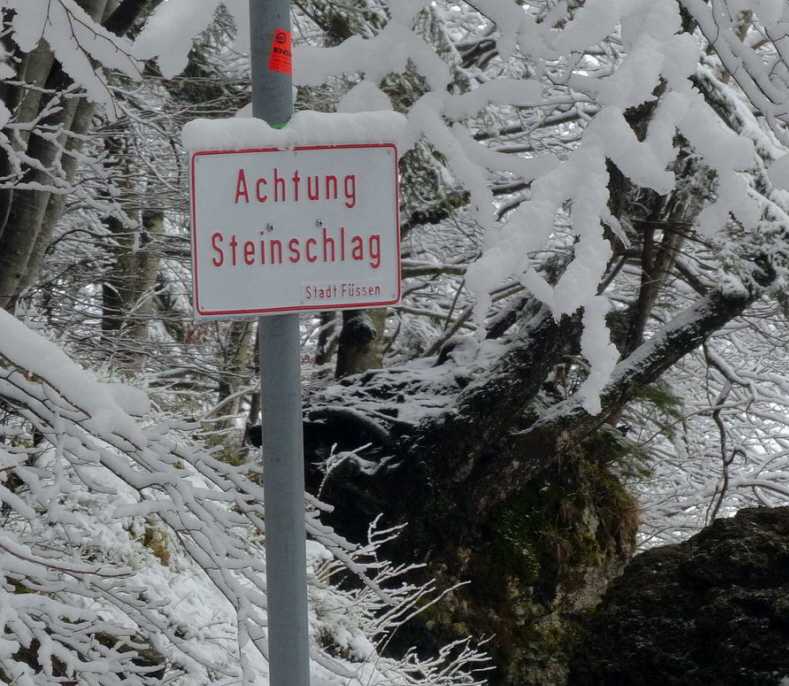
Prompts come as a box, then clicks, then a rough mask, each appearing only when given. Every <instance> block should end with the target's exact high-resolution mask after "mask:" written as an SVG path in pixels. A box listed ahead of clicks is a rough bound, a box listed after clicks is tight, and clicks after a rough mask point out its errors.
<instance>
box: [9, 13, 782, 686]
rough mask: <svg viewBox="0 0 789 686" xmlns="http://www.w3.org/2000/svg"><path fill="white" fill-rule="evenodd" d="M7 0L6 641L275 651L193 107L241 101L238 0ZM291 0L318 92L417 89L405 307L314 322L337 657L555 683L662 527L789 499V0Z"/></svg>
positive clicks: (36, 653) (87, 648)
mask: <svg viewBox="0 0 789 686" xmlns="http://www.w3.org/2000/svg"><path fill="white" fill-rule="evenodd" d="M0 10H2V16H3V33H2V45H3V55H2V63H1V64H0V77H2V79H3V81H2V84H0V100H1V101H2V104H0V124H2V133H0V151H1V152H0V307H2V308H3V309H2V310H0V417H1V419H0V478H1V479H2V481H0V501H2V512H1V514H0V516H1V517H2V528H0V551H1V552H0V571H1V572H2V576H3V579H4V582H3V584H2V585H0V618H1V621H2V623H3V627H4V637H3V639H2V641H0V676H2V678H3V680H4V681H7V682H9V683H15V684H19V685H20V686H27V685H29V684H36V685H38V684H50V683H53V680H57V679H60V680H61V681H65V682H66V683H68V682H69V680H72V682H78V683H84V684H101V685H102V686H103V685H109V684H117V683H125V684H150V683H178V684H207V683H219V684H231V683H239V682H242V683H253V682H255V680H256V679H260V678H265V675H266V673H267V662H266V642H265V637H266V621H265V605H266V602H265V597H266V595H265V573H264V572H265V558H264V554H263V538H264V532H265V522H264V517H263V507H262V493H261V488H260V487H259V485H258V484H259V472H260V466H259V462H258V457H257V455H256V451H255V450H253V449H251V448H250V447H249V445H248V443H247V442H246V439H247V437H248V434H249V431H248V430H249V427H254V426H255V425H257V424H258V422H259V418H258V414H259V403H258V400H257V394H258V390H259V389H258V388H257V373H256V370H255V355H254V350H255V331H254V326H253V323H252V322H249V321H232V322H216V323H207V324H206V323H203V324H196V323H195V322H194V321H193V319H192V313H191V295H190V289H191V278H190V265H189V223H188V214H189V213H188V175H187V172H186V169H187V167H186V155H185V152H184V148H183V145H182V142H181V130H182V128H183V126H184V125H185V124H186V123H187V122H189V121H191V120H193V119H195V118H199V117H202V118H220V117H236V116H244V115H246V114H248V113H249V109H248V103H249V99H250V95H249V78H248V73H247V72H248V61H247V58H246V52H247V49H248V36H247V35H246V26H247V6H246V3H245V2H244V1H243V0H226V1H225V2H221V3H220V2H218V0H206V1H204V2H200V3H194V2H190V1H189V0H164V1H163V2H155V1H154V2H142V1H140V0H120V1H118V0H2V2H0ZM293 26H294V31H293V37H294V65H295V74H294V83H295V84H296V93H295V94H296V109H297V110H315V111H318V112H342V113H353V112H359V111H379V110H394V111H396V112H399V113H401V114H403V115H404V117H405V121H406V124H405V129H404V131H403V132H402V133H401V134H400V135H399V136H398V138H399V140H398V141H397V143H398V145H399V147H400V151H401V154H402V160H401V168H400V174H401V188H402V198H401V217H402V229H403V236H402V245H401V255H402V267H403V277H404V288H403V293H404V297H403V303H402V305H400V306H398V307H396V308H391V309H389V310H375V311H372V310H371V311H353V312H351V311H349V312H343V313H339V314H337V313H321V314H319V313H316V314H314V315H305V316H304V317H303V320H302V339H303V340H302V346H303V361H304V368H303V376H304V384H305V389H306V390H305V439H306V444H307V455H306V459H307V470H308V488H309V490H310V491H311V494H310V495H309V496H308V503H309V512H308V515H307V526H308V533H309V537H310V540H309V542H308V551H309V558H310V575H311V576H310V600H311V631H312V638H313V651H312V657H313V661H314V664H313V677H314V680H315V683H317V684H322V683H326V684H331V683H356V682H362V683H365V684H379V683H380V684H383V683H397V684H400V683H402V684H420V683H425V684H427V683H430V684H435V685H441V686H443V685H444V684H447V685H449V684H455V683H458V684H460V683H469V684H471V683H475V682H476V681H477V680H482V679H485V678H488V677H489V678H491V680H493V681H495V682H498V683H512V682H515V681H517V680H521V681H523V680H524V679H526V678H528V679H532V682H533V683H547V682H540V681H539V679H548V678H554V679H558V678H559V677H556V676H555V673H556V674H558V673H561V669H562V668H561V666H556V670H558V671H556V672H555V673H554V672H550V670H547V671H546V670H543V672H541V674H542V676H536V673H535V672H534V671H533V664H532V663H533V662H534V659H533V656H531V657H530V656H529V655H528V654H527V653H528V646H529V645H531V644H535V645H536V644H538V643H540V642H541V641H545V637H546V635H547V634H548V633H549V632H548V624H546V622H548V619H551V621H553V620H554V619H555V618H556V617H557V616H559V614H563V615H564V614H567V612H569V611H570V610H572V611H573V612H578V611H580V610H581V609H583V607H586V606H587V605H588V604H590V603H591V602H592V597H596V596H598V595H599V592H600V590H601V589H602V588H603V587H604V586H605V583H606V582H607V581H608V580H609V579H610V578H611V576H612V575H614V574H615V573H617V571H618V570H619V569H621V566H622V564H624V563H625V562H626V560H627V559H628V558H629V556H630V555H631V554H632V552H633V550H634V547H635V546H636V545H637V544H638V545H641V546H653V545H658V544H661V543H667V542H674V541H677V540H681V539H683V538H685V537H686V536H688V535H689V534H690V533H693V532H694V531H697V530H698V529H699V528H700V527H701V526H703V525H704V524H705V523H707V522H709V521H711V520H712V519H714V518H716V517H719V516H723V515H725V514H729V513H731V512H733V511H734V510H736V509H737V508H739V507H742V506H744V505H746V504H759V505H767V506H769V505H775V504H779V503H782V502H784V501H785V500H786V496H787V494H789V484H788V483H787V474H788V473H789V472H787V465H786V461H787V420H786V405H787V377H786V372H785V368H786V364H785V362H786V353H785V341H786V335H787V328H786V315H787V300H786V296H785V288H786V266H787V240H786V238H787V228H789V217H788V216H787V209H788V208H789V195H788V194H787V190H786V189H787V188H789V158H787V156H786V153H787V144H789V139H788V138H787V132H786V120H787V117H788V116H789V109H787V105H788V104H789V97H788V96H789V72H788V71H787V64H788V62H787V59H786V58H787V54H786V51H787V47H786V43H787V42H786V37H787V33H789V9H787V8H786V5H785V3H784V2H783V1H782V0H761V1H760V2H745V1H739V0H710V1H709V2H704V1H703V0H587V1H586V2H582V1H575V0H559V1H553V0H543V1H535V2H526V1H520V0H475V1H474V2H456V3H452V2H445V0H436V1H435V2H430V3H425V2H422V1H421V0H392V1H391V2H386V1H385V0H347V1H346V2H344V3H336V2H330V1H328V0H295V1H294V3H293ZM253 438H254V432H253ZM403 525H407V526H404V528H402V527H403ZM492 561H493V562H494V563H495V564H493V565H492V563H491V562H492ZM414 565H421V566H414ZM492 572H495V574H494V573H492ZM492 577H495V578H492ZM458 584H465V585H461V586H458ZM579 589H580V590H579ZM431 594H432V595H431ZM417 609H419V610H421V614H420V617H421V618H422V619H414V618H412V615H413V614H414V613H415V612H416V610H417ZM560 611H561V612H560ZM485 618H487V619H485ZM486 622H487V624H486ZM485 639H488V643H487V644H486V645H483V646H482V647H480V646H479V643H478V642H479V641H481V640H485ZM414 644H418V645H417V648H418V649H417V650H409V648H410V647H411V645H414ZM483 649H484V650H487V651H488V652H489V653H490V654H491V656H492V659H493V662H492V664H493V666H494V667H495V671H493V672H490V673H487V672H476V671H474V668H475V667H484V666H485V664H486V663H485V662H484V660H483V657H482V650H483ZM548 672H550V673H551V674H553V675H554V676H549V675H548ZM525 675H528V676H525ZM556 683H558V682H556Z"/></svg>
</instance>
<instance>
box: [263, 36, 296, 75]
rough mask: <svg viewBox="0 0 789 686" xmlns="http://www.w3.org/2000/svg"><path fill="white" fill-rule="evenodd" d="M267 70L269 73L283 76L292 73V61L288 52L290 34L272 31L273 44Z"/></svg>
mask: <svg viewBox="0 0 789 686" xmlns="http://www.w3.org/2000/svg"><path fill="white" fill-rule="evenodd" d="M268 68H269V70H271V71H279V72H282V73H283V74H292V73H293V60H292V59H291V52H290V32H288V31H285V30H284V29H277V30H276V31H274V42H273V44H272V45H271V54H270V56H269V60H268Z"/></svg>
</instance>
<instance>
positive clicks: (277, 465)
mask: <svg viewBox="0 0 789 686" xmlns="http://www.w3.org/2000/svg"><path fill="white" fill-rule="evenodd" d="M249 18H250V35H251V53H250V61H251V67H252V113H253V116H255V117H258V118H260V119H264V120H265V121H266V122H268V123H269V124H270V125H272V126H281V125H283V124H285V123H287V121H288V120H289V119H290V117H291V114H292V112H293V95H292V84H291V55H290V50H291V45H290V43H291V41H290V0H249ZM258 332H259V339H260V391H261V409H262V414H263V418H262V438H263V461H264V468H263V488H264V491H265V507H266V579H267V589H268V590H267V598H268V641H269V682H270V684H271V686H308V685H309V682H310V665H309V632H308V623H307V553H306V532H305V524H304V445H303V434H302V405H301V365H300V345H299V316H298V314H280V315H275V316H270V317H258Z"/></svg>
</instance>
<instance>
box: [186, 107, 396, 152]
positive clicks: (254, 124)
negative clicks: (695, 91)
mask: <svg viewBox="0 0 789 686" xmlns="http://www.w3.org/2000/svg"><path fill="white" fill-rule="evenodd" d="M405 125H406V119H405V117H404V116H403V115H401V114H398V113H397V112H345V113H325V112H312V111H303V112H297V113H296V114H294V115H293V117H292V118H291V120H290V121H289V122H288V124H287V125H286V126H285V127H284V128H282V129H275V128H272V127H271V126H269V125H268V124H267V123H266V122H264V121H263V120H262V119H248V118H241V117H238V118H233V119H195V120H193V121H191V122H189V123H188V124H187V125H186V126H184V129H183V132H182V140H183V144H184V147H185V148H186V149H187V150H188V151H189V152H200V151H207V150H256V149H262V148H276V149H279V150H287V149H290V148H294V147H297V146H304V145H357V144H358V145H363V144H370V143H395V144H397V143H398V142H399V140H400V138H401V137H402V135H403V131H404V129H405Z"/></svg>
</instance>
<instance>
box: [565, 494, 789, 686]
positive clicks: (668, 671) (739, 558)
mask: <svg viewBox="0 0 789 686" xmlns="http://www.w3.org/2000/svg"><path fill="white" fill-rule="evenodd" d="M567 684H568V686H593V685H594V686H654V685H656V684H660V686H729V685H731V686H735V685H736V686H785V685H786V684H789V508H775V509H769V508H759V509H745V510H741V511H740V512H739V513H737V515H736V516H735V517H732V518H731V519H719V520H716V521H715V522H714V523H713V524H712V525H711V526H709V527H707V528H706V529H704V530H703V531H702V532H701V533H699V534H697V535H696V536H694V537H693V538H691V539H689V540H688V541H685V542H683V543H680V544H677V545H671V546H664V547H661V548H654V549H652V550H649V551H647V552H644V553H642V554H641V555H638V556H637V557H636V558H634V560H633V561H632V562H631V563H630V565H628V567H627V568H626V569H625V572H624V574H623V575H622V577H621V578H620V579H618V580H617V581H616V582H615V583H614V584H613V585H612V586H611V588H610V589H609V590H608V591H607V592H606V594H605V596H604V598H603V601H602V603H601V604H600V606H599V607H598V608H597V610H596V611H595V613H594V615H593V617H592V618H591V619H590V621H589V626H588V630H587V631H586V632H585V637H584V639H583V641H582V643H581V646H580V648H579V649H578V650H577V652H576V654H575V656H574V658H573V661H572V665H571V669H570V675H569V678H568V681H567Z"/></svg>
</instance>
